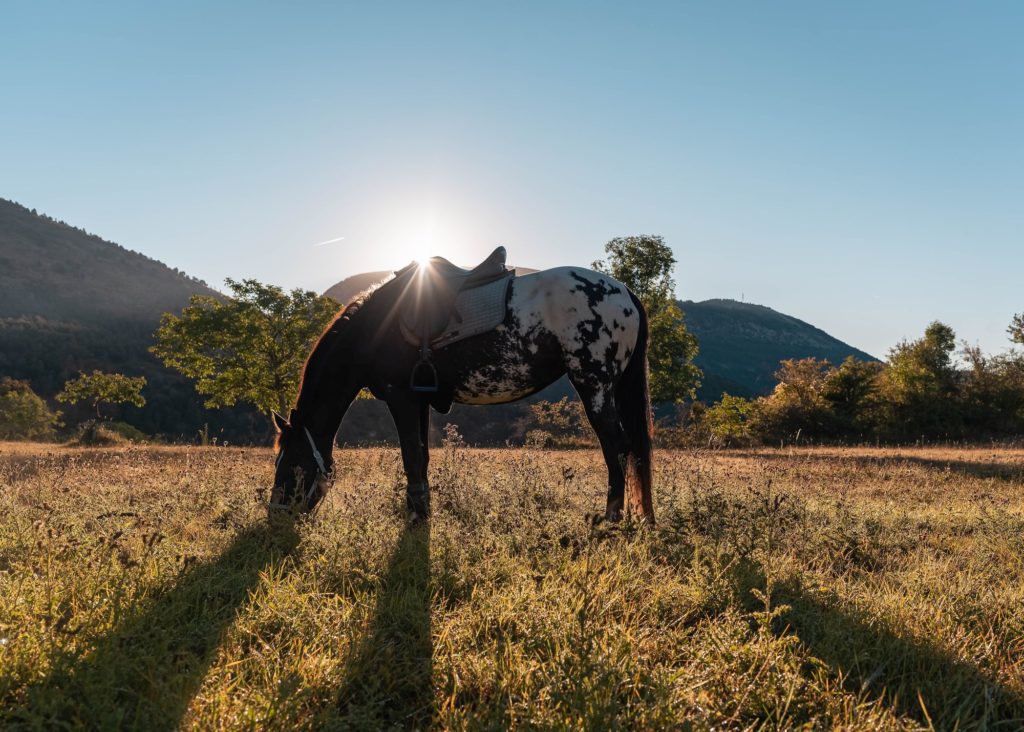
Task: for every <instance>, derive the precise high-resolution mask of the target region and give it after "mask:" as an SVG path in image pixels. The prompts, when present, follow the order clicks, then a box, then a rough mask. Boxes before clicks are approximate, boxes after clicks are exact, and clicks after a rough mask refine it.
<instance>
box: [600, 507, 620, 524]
mask: <svg viewBox="0 0 1024 732" xmlns="http://www.w3.org/2000/svg"><path fill="white" fill-rule="evenodd" d="M604 517H605V519H606V520H608V521H613V522H615V523H618V522H619V521H622V509H619V508H609V509H608V510H607V511H606V512H605V515H604Z"/></svg>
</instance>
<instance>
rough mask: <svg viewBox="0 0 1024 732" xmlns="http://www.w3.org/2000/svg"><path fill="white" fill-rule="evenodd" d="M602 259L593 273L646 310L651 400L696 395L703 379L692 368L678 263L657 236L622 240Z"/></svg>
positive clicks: (693, 344) (693, 342)
mask: <svg viewBox="0 0 1024 732" xmlns="http://www.w3.org/2000/svg"><path fill="white" fill-rule="evenodd" d="M604 250H605V253H606V254H607V255H608V256H607V259H606V260H599V261H597V262H594V264H593V266H594V269H596V270H598V271H599V272H605V273H607V274H609V275H611V276H612V277H614V278H615V279H617V280H619V281H620V282H622V283H623V284H625V285H626V286H627V287H628V288H629V289H630V290H632V291H633V293H634V294H635V295H636V296H637V298H638V299H639V300H640V302H641V303H643V306H644V309H645V310H646V311H647V322H648V331H649V333H650V348H649V351H648V355H647V358H648V362H649V363H650V368H651V400H652V401H654V402H671V403H679V402H681V401H683V400H684V399H686V398H690V399H693V398H694V397H695V396H696V390H697V387H698V386H700V378H701V376H702V374H701V371H700V369H699V368H697V367H696V366H694V364H693V359H694V357H695V356H696V355H697V350H698V347H697V339H696V337H694V335H693V334H692V333H690V332H689V331H688V330H687V329H686V323H685V321H684V316H683V311H682V310H680V309H679V305H678V304H676V300H675V282H674V281H673V279H672V268H673V267H675V264H676V259H675V255H673V254H672V249H670V248H669V246H668V245H667V244H665V240H664V239H663V238H662V237H660V236H649V235H642V236H626V237H619V238H616V239H612V240H611V241H609V242H608V243H607V244H605V247H604Z"/></svg>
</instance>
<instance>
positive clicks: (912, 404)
mask: <svg viewBox="0 0 1024 732" xmlns="http://www.w3.org/2000/svg"><path fill="white" fill-rule="evenodd" d="M955 348H956V334H955V333H954V332H953V329H952V328H950V327H949V326H948V325H946V324H945V323H940V322H938V321H935V322H933V323H931V324H930V325H929V326H928V327H927V328H926V329H925V332H924V336H923V337H922V338H919V339H918V340H916V341H902V342H900V343H898V344H897V345H896V346H895V347H894V348H892V349H891V350H890V351H889V362H888V368H886V369H885V373H884V375H883V378H882V380H881V397H882V401H881V403H882V405H883V409H884V413H883V415H882V420H883V424H882V427H883V432H885V433H887V434H888V436H890V437H895V438H904V439H905V438H913V437H917V436H921V435H929V436H946V435H953V434H957V433H958V432H959V431H960V419H959V416H960V415H959V410H958V409H957V404H956V398H957V393H958V388H957V370H956V366H955V365H954V363H953V352H954V350H955Z"/></svg>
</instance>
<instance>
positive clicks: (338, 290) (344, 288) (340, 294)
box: [324, 270, 391, 305]
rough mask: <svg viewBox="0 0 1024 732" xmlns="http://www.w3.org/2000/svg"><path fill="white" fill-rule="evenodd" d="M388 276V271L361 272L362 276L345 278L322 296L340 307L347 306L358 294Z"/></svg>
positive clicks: (389, 273) (389, 274)
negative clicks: (338, 303)
mask: <svg viewBox="0 0 1024 732" xmlns="http://www.w3.org/2000/svg"><path fill="white" fill-rule="evenodd" d="M390 276H391V272H390V271H388V270H384V271H382V272H363V273H362V274H357V275H352V276H351V277H346V278H345V279H343V280H342V281H341V282H338V283H337V284H334V285H332V286H331V287H329V288H328V289H327V291H326V292H325V293H324V294H325V295H326V296H327V297H330V298H333V299H334V300H335V301H336V302H340V303H341V304H342V305H347V304H348V303H349V302H351V301H352V298H354V297H355V296H356V295H358V294H359V293H360V292H362V291H363V290H366V289H368V288H369V287H370V286H371V285H375V284H377V283H378V282H382V281H384V280H386V279H387V278H388V277H390Z"/></svg>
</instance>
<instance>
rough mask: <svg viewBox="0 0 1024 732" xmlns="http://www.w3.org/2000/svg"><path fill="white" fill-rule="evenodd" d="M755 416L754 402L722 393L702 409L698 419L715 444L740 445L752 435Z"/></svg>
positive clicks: (755, 407) (755, 404) (755, 405)
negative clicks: (710, 404)
mask: <svg viewBox="0 0 1024 732" xmlns="http://www.w3.org/2000/svg"><path fill="white" fill-rule="evenodd" d="M756 416H757V403H756V402H753V401H750V400H747V399H744V398H743V397H738V396H732V395H730V394H722V398H721V400H719V401H718V402H717V403H715V404H714V405H712V406H710V407H708V408H707V409H706V410H704V411H703V413H702V414H701V416H700V421H701V424H702V425H703V427H704V428H705V429H706V430H707V432H708V434H709V435H710V436H711V438H712V439H713V440H714V441H715V442H716V443H717V444H719V445H742V444H746V443H747V442H749V441H750V440H751V439H752V438H753V437H754V434H755V433H754V429H753V428H754V420H755V418H756Z"/></svg>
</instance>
